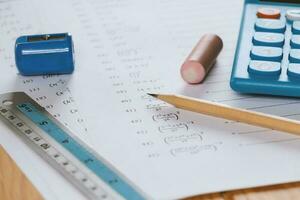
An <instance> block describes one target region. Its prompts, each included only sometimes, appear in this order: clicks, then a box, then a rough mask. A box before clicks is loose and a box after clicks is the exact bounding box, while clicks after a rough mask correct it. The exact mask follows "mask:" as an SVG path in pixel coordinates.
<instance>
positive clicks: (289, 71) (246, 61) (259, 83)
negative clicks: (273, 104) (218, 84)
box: [230, 0, 300, 97]
mask: <svg viewBox="0 0 300 200" xmlns="http://www.w3.org/2000/svg"><path fill="white" fill-rule="evenodd" d="M288 2H297V1H292V0H288V1H280V2H279V1H278V0H277V1H276V0H274V1H271V0H268V1H260V0H246V1H245V3H244V11H243V16H242V21H241V26H240V33H239V39H238V43H237V48H236V52H235V59H234V64H233V69H232V74H231V80H230V85H231V88H232V89H234V90H235V91H238V92H241V93H252V94H269V95H281V96H293V97H300V69H298V68H297V66H300V65H297V63H298V61H297V58H291V57H290V53H291V52H293V51H294V52H298V50H293V51H291V50H292V49H294V48H297V45H295V44H293V43H292V42H291V38H292V36H293V35H294V36H295V35H297V34H300V32H299V33H298V32H297V31H296V30H293V29H295V28H294V27H296V24H294V25H293V22H291V21H289V20H287V19H286V16H285V15H286V11H287V10H289V9H300V1H299V3H298V2H297V3H288ZM261 7H270V8H277V9H279V10H280V11H281V17H280V19H279V20H280V22H283V23H284V24H285V27H284V28H282V27H281V25H280V23H278V24H277V25H276V24H266V25H267V26H270V29H269V30H270V31H268V30H263V29H262V28H261V27H259V25H260V23H261V21H260V18H258V17H257V16H256V14H257V10H258V8H261ZM297 23H299V22H297ZM298 25H299V24H298ZM298 25H297V26H298ZM272 26H273V27H272ZM276 26H277V27H276ZM272 28H273V30H272ZM255 33H259V35H260V36H261V35H263V34H265V33H266V34H269V33H271V34H275V35H276V34H282V35H283V36H284V42H283V43H281V42H280V39H278V38H280V37H275V39H276V40H278V41H279V42H278V41H277V42H276V40H274V43H273V44H272V43H269V44H268V43H267V42H268V40H266V42H264V41H262V42H257V41H256V39H257V38H255V37H257V34H256V35H255ZM261 38H262V37H260V38H258V39H261ZM262 39H264V38H262ZM265 39H268V38H265ZM272 45H273V46H272ZM264 46H266V49H265V52H267V56H270V57H263V56H264V55H263V53H264V50H262V51H261V52H260V53H262V54H261V56H262V57H259V56H257V55H256V54H255V53H257V49H258V50H261V47H262V48H265V47H264ZM267 46H272V47H271V48H272V49H273V50H274V51H273V52H275V53H274V54H273V55H271V54H272V52H271V53H270V52H268V48H269V47H267ZM274 48H275V49H274ZM276 48H277V49H276ZM278 48H280V49H281V50H282V56H279V54H277V55H276V51H277V50H278ZM253 49H254V51H253ZM251 50H252V53H251ZM253 52H254V53H253ZM277 52H278V51H277ZM269 53H270V54H269ZM291 55H293V53H292V54H291ZM272 56H274V57H272ZM299 56H300V53H299ZM296 57H297V56H296ZM277 58H278V59H277ZM251 60H252V62H250V61H251ZM253 61H255V62H254V64H255V65H256V66H251V64H253ZM257 61H259V62H261V61H266V62H270V61H274V62H276V63H277V64H278V63H279V64H280V67H281V69H280V71H278V70H277V71H276V68H275V67H277V66H278V65H277V64H276V63H267V65H265V66H263V65H262V66H260V67H261V69H262V70H261V71H255V69H256V68H255V67H259V65H258V64H257V63H258V62H257ZM299 62H300V60H299ZM249 65H250V67H249ZM251 67H252V68H251ZM271 67H273V69H271ZM252 69H254V70H252ZM259 70H260V69H259ZM264 70H265V71H264ZM268 70H269V71H268ZM272 70H273V71H272ZM256 72H257V73H256ZM264 72H265V73H264ZM275 72H276V73H275ZM294 72H295V73H294ZM298 73H299V74H298Z"/></svg>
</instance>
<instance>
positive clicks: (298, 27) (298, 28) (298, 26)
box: [292, 21, 300, 34]
mask: <svg viewBox="0 0 300 200" xmlns="http://www.w3.org/2000/svg"><path fill="white" fill-rule="evenodd" d="M292 32H293V34H300V21H298V22H293V26H292Z"/></svg>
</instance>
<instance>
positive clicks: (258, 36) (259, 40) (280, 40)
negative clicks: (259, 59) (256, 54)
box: [253, 32, 284, 47]
mask: <svg viewBox="0 0 300 200" xmlns="http://www.w3.org/2000/svg"><path fill="white" fill-rule="evenodd" d="M253 44H254V45H256V46H272V47H282V46H283V44H284V35H283V34H280V33H263V32H256V33H255V34H254V36H253Z"/></svg>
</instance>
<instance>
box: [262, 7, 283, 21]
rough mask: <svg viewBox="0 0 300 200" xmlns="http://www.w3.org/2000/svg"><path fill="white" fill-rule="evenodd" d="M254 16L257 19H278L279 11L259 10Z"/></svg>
mask: <svg viewBox="0 0 300 200" xmlns="http://www.w3.org/2000/svg"><path fill="white" fill-rule="evenodd" d="M256 15H257V17H258V18H268V19H279V18H280V10H279V9H276V8H259V9H258V10H257V13H256Z"/></svg>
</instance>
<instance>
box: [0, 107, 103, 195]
mask: <svg viewBox="0 0 300 200" xmlns="http://www.w3.org/2000/svg"><path fill="white" fill-rule="evenodd" d="M0 114H1V115H2V116H3V117H4V118H6V119H7V120H8V121H9V123H11V124H12V125H13V126H14V127H15V128H17V129H18V130H19V131H20V132H21V133H23V136H25V137H26V138H27V139H29V140H30V141H31V142H33V143H35V144H36V145H37V146H38V147H39V149H41V150H42V151H43V152H45V153H46V154H47V155H48V156H49V157H51V159H54V160H55V161H56V164H58V165H60V166H61V167H63V168H64V169H65V171H67V172H68V173H69V175H70V176H72V177H74V178H76V179H77V180H78V181H81V182H82V185H83V186H85V187H86V188H87V189H88V190H89V191H90V192H92V193H94V194H95V195H96V196H98V197H100V198H101V199H107V197H108V196H107V195H106V194H105V192H104V191H103V190H102V189H100V188H98V187H97V185H96V184H95V183H94V181H92V180H90V179H88V176H87V175H86V174H85V173H83V172H81V171H80V170H79V168H78V167H76V165H75V164H73V163H72V161H70V160H69V159H68V158H66V157H65V156H64V155H63V154H62V153H61V152H59V151H58V150H57V149H56V148H55V147H53V146H52V145H51V144H49V143H48V142H47V141H46V140H45V139H44V138H42V137H41V136H40V135H38V134H37V133H35V132H34V131H33V130H32V129H31V128H29V127H28V126H27V125H26V123H25V122H23V121H22V120H21V119H20V118H18V117H17V116H16V115H15V114H14V113H12V112H11V111H10V110H8V109H5V108H3V107H1V106H0Z"/></svg>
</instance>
